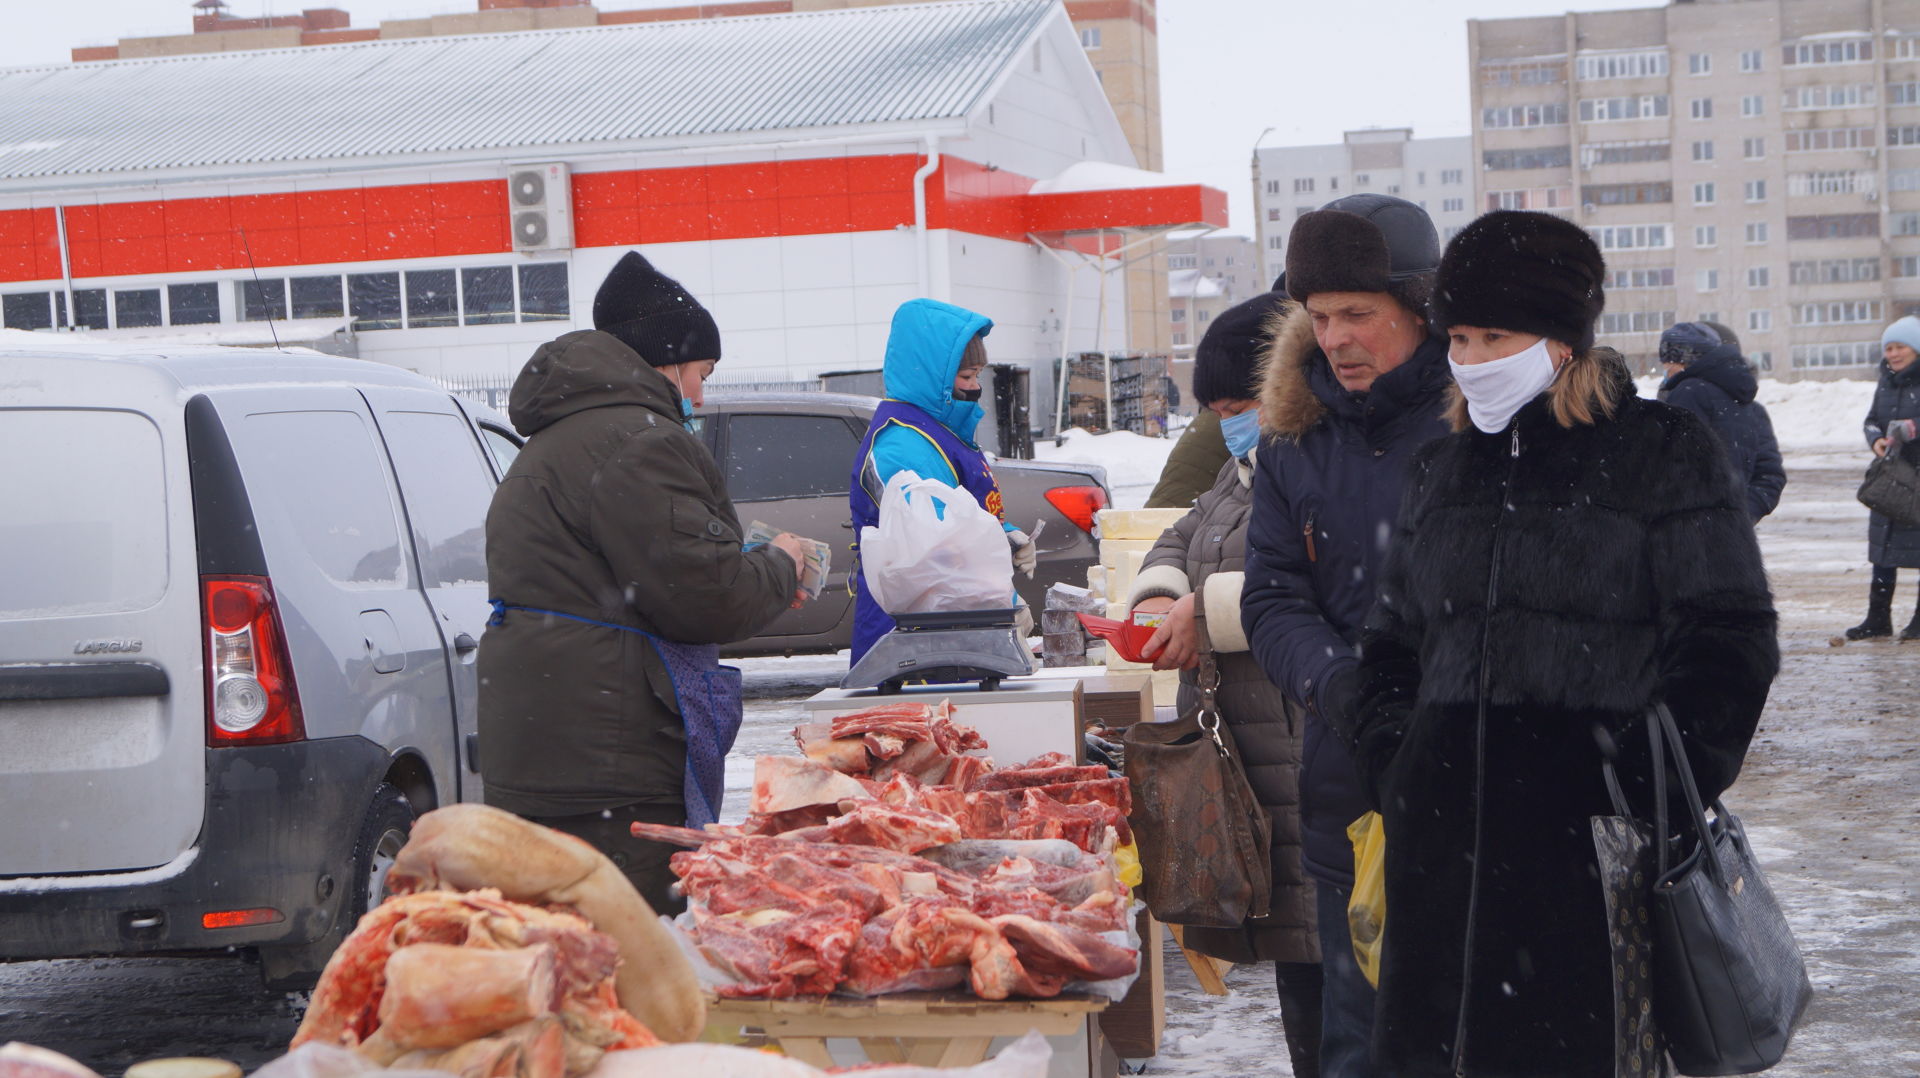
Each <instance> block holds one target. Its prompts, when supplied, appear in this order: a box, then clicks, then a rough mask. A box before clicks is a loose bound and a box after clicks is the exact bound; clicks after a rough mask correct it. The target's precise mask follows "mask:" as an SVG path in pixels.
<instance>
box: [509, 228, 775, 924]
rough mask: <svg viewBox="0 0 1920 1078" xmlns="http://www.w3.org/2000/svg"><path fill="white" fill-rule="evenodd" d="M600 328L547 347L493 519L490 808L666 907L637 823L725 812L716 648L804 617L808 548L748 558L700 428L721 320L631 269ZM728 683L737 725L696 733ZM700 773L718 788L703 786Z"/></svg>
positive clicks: (530, 375) (657, 277) (604, 291)
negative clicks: (701, 714)
mask: <svg viewBox="0 0 1920 1078" xmlns="http://www.w3.org/2000/svg"><path fill="white" fill-rule="evenodd" d="M593 323H594V326H595V327H596V328H595V329H591V330H581V331H578V332H573V333H568V334H565V335H564V336H561V337H559V338H558V339H556V340H553V341H550V342H548V343H547V344H544V345H542V346H541V347H540V348H539V350H538V351H536V352H535V353H534V354H533V358H532V359H530V360H528V361H527V365H526V366H525V367H524V368H523V369H522V370H521V371H520V376H519V377H518V378H517V379H516V380H515V381H514V384H513V392H512V395H511V396H510V398H509V400H508V414H509V416H510V417H511V418H512V420H513V424H514V426H515V428H517V429H518V430H519V431H520V433H521V434H523V435H525V436H526V437H527V439H528V440H527V444H526V447H525V448H524V449H523V450H522V451H521V452H520V455H519V456H518V457H517V458H516V459H515V460H514V462H513V467H512V468H510V469H509V470H508V472H507V476H506V478H505V479H504V480H503V481H502V482H501V484H500V487H499V489H498V490H497V491H496V492H495V494H494V497H493V506H492V508H491V509H490V510H489V511H488V513H487V582H488V585H489V587H490V588H491V591H492V594H493V595H494V596H495V597H496V598H495V608H496V614H495V618H494V621H493V622H492V623H490V627H489V628H488V629H487V632H486V635H485V637H484V639H483V640H482V642H481V646H480V655H479V680H480V700H479V727H480V769H481V774H482V776H483V779H484V782H485V790H486V802H487V804H490V805H494V806H497V807H499V808H503V809H506V810H508V811H510V812H514V813H517V814H519V815H521V816H524V817H527V818H529V819H531V820H534V821H535V822H537V823H541V824H545V825H547V826H549V827H553V828H556V829H558V830H561V831H565V832H568V833H570V834H574V835H577V836H579V837H580V838H583V839H585V840H586V841H588V842H589V843H591V844H593V845H594V846H595V847H596V848H598V849H600V850H601V852H603V853H606V854H607V855H608V856H609V857H611V858H613V860H614V862H615V863H616V864H618V865H619V866H620V867H621V869H622V870H623V871H624V872H625V873H626V874H627V877H628V878H629V879H631V880H632V881H633V883H634V885H635V887H636V888H638V889H639V891H640V893H641V894H642V895H643V896H645V898H646V899H647V901H648V902H649V903H651V904H652V905H653V907H654V908H655V909H656V910H670V909H673V908H675V907H676V906H677V905H678V903H677V902H676V901H675V900H673V899H671V898H670V896H669V893H668V890H667V888H668V886H669V885H670V884H671V883H672V882H673V876H672V874H671V873H670V872H669V871H668V869H667V863H666V859H667V856H668V855H669V854H671V853H672V852H673V851H672V850H670V849H668V848H666V847H663V846H659V845H657V844H654V843H647V842H641V841H639V840H637V839H635V838H633V837H632V835H631V833H630V832H629V830H628V824H630V823H632V822H633V821H636V820H639V821H645V822H649V823H661V824H674V825H681V824H686V823H688V822H689V821H690V820H691V822H693V823H696V824H698V823H701V822H705V820H704V819H701V818H700V817H701V816H702V815H706V814H710V813H711V812H712V811H714V810H716V809H717V806H718V797H719V794H718V792H717V790H713V789H710V788H706V789H696V787H711V786H712V784H713V781H714V778H715V772H714V767H716V766H717V758H716V757H715V753H714V750H715V748H716V747H717V749H718V756H719V757H724V755H725V753H726V749H727V747H728V745H729V744H730V743H731V741H732V736H733V733H734V732H735V731H737V730H738V723H739V718H738V707H739V700H738V683H737V678H738V673H737V672H734V671H730V670H727V669H726V668H722V667H720V666H719V665H718V662H717V654H716V653H717V648H716V647H714V645H718V644H722V643H726V642H728V641H733V640H741V639H745V638H747V637H750V636H753V635H755V634H756V633H758V632H759V631H760V630H761V629H762V628H764V627H765V626H766V625H767V623H768V622H770V621H772V620H773V619H774V618H775V617H777V616H778V615H779V614H780V612H781V611H783V610H785V609H787V608H788V606H789V605H791V604H794V603H796V602H797V601H798V593H797V592H796V579H797V574H798V569H799V560H800V556H801V549H802V548H801V546H800V544H799V542H798V541H797V540H795V539H794V538H793V537H792V536H788V535H782V536H780V537H779V538H777V539H775V540H774V541H773V542H772V543H771V544H768V545H766V546H761V547H757V548H755V549H751V550H748V549H743V546H742V543H741V527H740V521H739V518H738V517H737V516H736V515H735V513H734V509H733V503H732V501H731V500H730V499H729V498H728V497H727V491H726V486H725V483H724V481H723V480H722V478H721V474H720V470H719V468H718V467H717V466H716V465H715V464H714V461H713V457H712V455H711V454H710V453H709V452H708V451H707V447H706V445H705V444H704V443H703V442H702V441H701V439H700V438H699V437H698V436H697V435H695V434H694V433H693V432H692V431H691V430H690V429H689V428H690V426H691V423H692V416H693V408H694V406H695V405H697V404H699V403H700V402H701V383H702V381H703V380H704V379H705V378H706V377H707V376H708V375H709V374H711V373H712V371H713V366H714V363H715V362H716V361H717V360H718V359H719V357H720V333H719V330H718V328H717V327H716V326H715V325H714V321H713V317H712V316H711V315H709V314H708V313H707V311H706V309H705V308H703V307H701V306H700V304H699V303H698V302H697V301H696V300H694V298H693V297H692V296H690V295H688V294H687V292H686V290H685V289H683V288H681V287H680V285H679V284H678V283H677V282H675V281H673V280H672V279H671V278H668V277H666V276H664V275H662V274H661V273H660V272H659V271H658V270H656V269H654V268H653V267H652V266H651V265H649V264H648V262H647V260H646V259H645V258H642V257H641V256H640V255H639V253H637V252H629V253H628V254H627V255H626V256H625V257H623V258H622V259H621V260H620V262H619V263H618V264H617V265H616V266H614V268H613V271H612V272H611V273H609V274H608V275H607V279H606V281H605V282H603V283H602V284H601V286H600V291H599V294H598V295H597V296H595V298H594V303H593ZM729 675H730V676H731V677H732V678H733V679H735V680H734V681H733V683H732V691H733V695H732V703H731V708H732V714H731V728H730V729H729V728H728V716H727V715H725V714H721V715H720V716H719V717H718V718H717V720H715V721H714V722H713V723H711V724H708V723H699V724H695V723H690V722H689V721H688V718H687V713H688V712H689V711H691V710H693V709H696V708H703V707H704V705H705V704H706V703H707V702H708V700H709V698H714V699H722V698H724V697H725V695H726V689H727V688H728V686H727V683H726V682H727V678H728V677H729ZM708 690H712V691H708ZM726 708H727V705H726V704H725V703H724V702H723V703H722V704H721V705H720V707H719V709H718V710H719V711H721V712H725V711H726ZM690 728H693V729H694V730H695V732H696V735H697V737H696V744H697V745H698V746H699V749H698V751H696V753H695V754H694V755H695V759H694V760H693V761H692V762H693V764H694V765H696V766H694V767H693V768H692V770H691V771H690V767H689V763H690V761H689V752H688V746H689V733H688V732H689V729H690ZM716 741H719V742H724V743H723V744H718V745H717V746H716V744H715V742H716ZM702 763H704V764H705V765H706V767H705V768H704V770H703V769H702V768H701V767H700V766H698V765H701V764H702ZM695 772H697V773H699V774H701V775H704V776H705V781H704V782H702V781H693V782H689V781H688V775H689V774H690V773H695ZM703 794H704V795H705V796H704V798H703V797H702V796H701V795H703ZM690 806H691V808H690Z"/></svg>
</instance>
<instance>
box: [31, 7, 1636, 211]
mask: <svg viewBox="0 0 1920 1078" xmlns="http://www.w3.org/2000/svg"><path fill="white" fill-rule="evenodd" d="M229 2H230V4H231V5H232V7H231V10H232V12H233V13H234V14H235V15H245V16H251V15H260V14H289V13H293V12H297V11H298V10H300V9H301V8H303V7H321V6H337V7H342V8H345V9H346V10H347V11H348V12H349V13H350V14H351V15H352V16H353V24H354V25H355V26H366V27H371V26H377V25H379V23H380V22H381V20H383V19H393V18H407V17H415V16H420V15H432V14H438V13H445V12H452V11H470V10H473V8H474V7H476V6H477V5H476V3H475V0H304V2H298V0H229ZM682 2H685V0H599V6H600V7H601V8H603V9H605V10H620V9H625V8H638V7H666V6H672V5H673V4H674V3H682ZM1657 2H1658V0H1578V2H1577V4H1576V5H1575V6H1577V7H1579V8H1580V9H1582V10H1596V9H1610V8H1625V7H1649V6H1655V5H1656V4H1657ZM6 6H7V7H8V8H9V9H10V10H9V12H8V18H7V22H8V26H7V33H6V34H4V35H0V67H17V66H24V65H32V64H49V63H63V62H65V61H66V60H67V57H68V55H69V50H70V49H72V48H73V47H74V46H77V45H102V44H112V43H113V41H114V40H116V39H118V38H121V37H134V36H144V35H149V34H177V33H185V32H187V30H188V29H189V28H190V27H191V25H192V14H193V12H192V6H191V0H6ZM1567 7H1568V4H1567V0H1159V25H1160V92H1161V124H1162V127H1163V130H1164V132H1165V138H1166V169H1167V171H1168V172H1170V173H1174V174H1177V175H1181V176H1186V177H1190V178H1193V179H1197V180H1201V181H1203V182H1205V183H1208V184H1211V185H1213V186H1215V187H1220V188H1223V189H1224V190H1226V192H1227V194H1228V196H1229V197H1230V199H1231V209H1230V213H1231V216H1232V225H1231V230H1232V231H1236V232H1240V233H1243V234H1247V235H1251V234H1252V232H1251V230H1252V224H1251V222H1252V217H1251V194H1250V188H1249V183H1250V179H1249V176H1248V171H1247V162H1248V159H1249V155H1250V152H1251V150H1252V147H1253V143H1254V140H1255V139H1257V138H1259V137H1260V132H1261V130H1262V129H1264V128H1267V127H1272V128H1273V129H1274V130H1273V132H1272V133H1271V134H1269V135H1268V136H1267V137H1266V140H1265V141H1264V142H1262V143H1261V145H1263V146H1288V145H1311V144H1314V143H1322V142H1335V141H1338V140H1339V138H1340V134H1341V132H1342V131H1346V130H1348V129H1351V128H1358V127H1412V128H1413V129H1414V135H1415V137H1421V136H1428V135H1464V134H1466V133H1467V131H1468V126H1469V117H1468V93H1467V70H1466V62H1467V37H1466V20H1467V19H1469V18H1481V19H1489V18H1507V17H1511V16H1516V15H1552V14H1558V13H1560V12H1562V11H1565V10H1567ZM207 107H209V108H232V107H235V105H234V103H233V102H230V101H229V102H219V101H209V102H208V103H207Z"/></svg>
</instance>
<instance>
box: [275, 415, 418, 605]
mask: <svg viewBox="0 0 1920 1078" xmlns="http://www.w3.org/2000/svg"><path fill="white" fill-rule="evenodd" d="M246 430H247V434H248V441H249V443H250V446H251V448H252V451H253V454H252V455H253V456H254V458H255V459H257V460H258V461H259V462H260V463H261V464H262V465H263V466H264V467H265V468H266V476H265V478H266V482H264V483H260V482H252V481H250V482H249V483H248V484H247V487H248V490H247V493H248V494H249V495H250V496H251V497H254V498H270V499H272V500H273V501H274V502H275V503H277V505H278V506H279V508H280V510H281V511H282V512H283V513H285V514H286V517H287V519H288V520H289V521H290V522H291V523H292V525H293V530H294V532H295V533H296V534H298V535H299V537H300V542H301V543H302V545H304V546H305V547H306V548H307V553H308V555H309V556H310V557H311V558H312V559H313V563H314V564H315V565H317V566H318V567H319V568H320V571H321V572H323V573H325V574H326V575H327V576H328V577H329V578H330V579H332V580H333V581H334V582H336V583H339V584H345V585H348V586H353V585H363V586H368V585H387V586H391V585H395V584H402V583H405V581H406V579H407V573H406V567H405V566H406V562H405V559H404V558H402V557H401V553H400V529H399V527H398V526H397V525H396V524H395V522H394V518H393V503H392V501H391V500H390V499H389V498H388V497H387V496H386V495H387V491H388V490H389V489H390V488H389V484H388V481H387V474H386V473H387V469H386V465H385V464H384V463H383V462H382V461H381V460H380V452H379V450H378V449H377V448H375V446H374V442H373V431H371V430H370V429H368V427H367V423H366V420H364V419H362V418H361V417H360V416H359V415H358V414H357V413H354V412H257V413H254V414H253V415H249V416H248V417H247V419H246Z"/></svg>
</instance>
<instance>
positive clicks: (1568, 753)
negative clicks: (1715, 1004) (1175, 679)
mask: <svg viewBox="0 0 1920 1078" xmlns="http://www.w3.org/2000/svg"><path fill="white" fill-rule="evenodd" d="M1604 277H1605V266H1604V264H1603V263H1602V260H1601V257H1600V252H1599V250H1598V249H1597V248H1596V247H1595V246H1594V243H1593V241H1592V239H1590V238H1589V237H1588V235H1587V234H1586V232H1584V231H1583V230H1581V229H1580V228H1578V227H1577V226H1575V225H1573V224H1570V223H1568V222H1567V221H1565V220H1562V219H1560V218H1558V217H1554V216H1551V215H1548V214H1542V213H1522V212H1498V213H1490V214H1487V215H1486V216H1484V217H1481V218H1479V219H1478V220H1476V221H1475V222H1473V223H1472V224H1470V225H1468V226H1467V227H1466V229H1464V230H1463V231H1462V232H1461V233H1460V234H1459V235H1458V236H1457V237H1455V238H1454V240H1453V242H1452V243H1450V244H1449V245H1448V246H1447V250H1446V253H1445V255H1444V256H1443V258H1442V259H1441V262H1440V269H1439V275H1438V279H1437V280H1436V282H1435V290H1434V295H1433V300H1432V305H1431V308H1432V317H1433V321H1434V324H1435V325H1436V326H1437V327H1440V328H1443V329H1445V330H1446V331H1447V333H1448V336H1449V337H1450V339H1451V342H1452V348H1451V353H1450V358H1451V360H1452V365H1453V372H1454V376H1455V379H1456V381H1457V384H1458V388H1457V389H1456V390H1455V396H1454V399H1453V402H1452V408H1451V413H1450V418H1451V420H1452V423H1453V427H1454V430H1455V432H1456V433H1454V434H1453V435H1452V436H1450V437H1446V438H1442V439H1440V440H1438V441H1436V442H1433V443H1431V444H1429V445H1428V446H1426V447H1425V448H1423V449H1422V450H1421V451H1420V453H1419V455H1418V456H1417V457H1416V458H1415V463H1414V470H1413V474H1412V476H1411V477H1410V480H1409V485H1408V488H1407V493H1406V498H1405V502H1404V504H1403V507H1402V511H1401V518H1400V522H1399V524H1398V527H1397V531H1398V534H1397V535H1396V536H1395V537H1394V539H1393V541H1392V542H1391V544H1390V545H1389V550H1390V554H1389V556H1388V559H1387V563H1386V568H1385V570H1384V573H1383V579H1382V581H1381V584H1380V592H1379V602H1378V604H1377V605H1376V606H1375V608H1374V611H1373V613H1372V615H1371V616H1370V617H1369V619H1368V623H1367V628H1366V631H1365V633H1364V634H1363V637H1362V657H1361V667H1360V680H1361V714H1360V721H1359V724H1358V728H1357V731H1356V739H1357V762H1358V765H1359V768H1360V771H1361V778H1362V781H1363V782H1364V783H1365V784H1366V785H1367V787H1368V788H1369V790H1370V791H1371V792H1372V793H1373V795H1374V797H1375V798H1376V803H1377V804H1378V805H1379V806H1380V808H1381V811H1382V813H1383V815H1384V816H1385V818H1386V834H1387V838H1388V841H1387V863H1386V867H1387V909H1388V911H1389V913H1388V924H1389V929H1388V931H1387V933H1386V936H1385V952H1384V958H1383V964H1382V970H1381V982H1380V996H1379V1011H1378V1019H1377V1023H1376V1026H1375V1034H1374V1046H1375V1052H1376V1055H1377V1056H1378V1058H1379V1060H1380V1062H1381V1063H1382V1064H1384V1065H1385V1066H1386V1067H1387V1068H1388V1069H1389V1070H1391V1072H1392V1073H1394V1074H1396V1075H1403V1076H1404V1075H1442V1074H1458V1075H1502V1076H1523V1075H1539V1076H1543V1078H1544V1076H1548V1075H1551V1076H1554V1078H1569V1076H1580V1078H1584V1076H1589V1075H1591V1076H1595V1078H1599V1076H1608V1078H1611V1076H1613V1075H1614V1074H1616V1064H1618V1067H1619V1069H1618V1071H1617V1073H1619V1074H1640V1073H1646V1074H1653V1073H1658V1072H1659V1066H1660V1061H1659V1059H1658V1055H1659V1054H1658V1052H1657V1051H1654V1052H1649V1051H1647V1046H1646V1044H1644V1043H1642V1042H1641V1039H1640V1038H1639V1037H1638V1036H1637V1035H1635V1034H1634V1033H1632V1032H1631V1027H1629V1026H1628V1025H1626V1024H1624V1023H1623V1024H1622V1025H1621V1026H1620V1027H1618V1028H1616V1016H1615V1006H1614V981H1613V962H1612V957H1611V956H1612V952H1611V947H1610V943H1609V938H1608V930H1607V920H1606V910H1605V905H1604V899H1603V896H1602V893H1601V887H1600V883H1599V881H1598V874H1597V868H1596V861H1595V856H1594V848H1593V839H1592V833H1591V830H1590V825H1589V819H1590V817H1592V816H1594V815H1596V814H1609V813H1611V812H1612V811H1613V810H1612V807H1611V802H1610V800H1609V798H1608V796H1607V793H1606V790H1605V786H1604V783H1603V780H1602V777H1601V776H1602V771H1601V762H1602V759H1603V755H1614V756H1615V758H1616V764H1617V766H1618V767H1619V768H1620V774H1621V778H1622V781H1623V783H1624V784H1625V785H1626V787H1627V796H1628V798H1629V799H1630V801H1632V803H1634V804H1636V805H1649V804H1651V800H1650V798H1651V794H1650V790H1651V786H1650V784H1649V778H1650V775H1649V772H1650V764H1649V762H1648V760H1647V754H1648V750H1647V738H1646V728H1645V724H1644V715H1645V712H1646V710H1647V708H1648V707H1649V706H1650V705H1652V704H1654V703H1655V702H1665V703H1666V704H1668V705H1669V706H1670V707H1671V708H1672V710H1673V713H1674V716H1675V717H1676V718H1677V719H1678V720H1679V723H1680V727H1681V730H1682V732H1683V735H1684V736H1685V738H1686V741H1687V748H1688V751H1689V753H1690V757H1691V763H1692V765H1693V770H1694V771H1695V773H1696V776H1697V777H1698V779H1699V783H1700V789H1701V794H1702V796H1705V797H1708V798H1711V797H1713V796H1716V795H1718V794H1719V793H1720V791H1722V790H1724V789H1726V788H1727V786H1729V785H1730V784H1731V783H1732V782H1733V779H1734V776H1735V775H1736V774H1737V773H1738V772H1739V769H1740V762H1741V758H1742V756H1743V755H1744V754H1745V752H1746V747H1747V741H1748V739H1749V738H1750V737H1751V736H1752V734H1753V730H1754V726H1755V724H1756V723H1757V722H1758V720H1759V717H1760V710H1761V707H1762V705H1763V704H1765V702H1766V698H1767V689H1768V686H1769V684H1770V683H1771V682H1772V680H1773V676H1774V673H1775V672H1776V670H1777V669H1778V666H1779V649H1778V646H1777V644H1776V641H1775V636H1774V633H1775V617H1774V611H1773V602H1772V598H1771V596H1770V595H1769V593H1768V590H1767V580H1766V575H1765V573H1764V572H1763V571H1762V568H1761V562H1760V552H1759V549H1758V547H1757V546H1756V544H1755V542H1754V535H1753V528H1752V526H1751V524H1749V522H1748V518H1747V513H1746V510H1745V508H1744V507H1743V506H1742V505H1741V504H1740V503H1739V501H1738V500H1737V499H1736V498H1735V496H1734V492H1733V489H1732V487H1731V486H1730V485H1729V484H1728V483H1727V482H1726V480H1725V474H1724V469H1725V467H1726V465H1725V463H1724V462H1723V459H1722V457H1721V455H1720V449H1719V446H1718V445H1717V444H1716V443H1715V441H1714V436H1713V434H1712V432H1711V431H1709V430H1708V429H1707V428H1706V427H1705V426H1704V425H1703V424H1702V423H1701V422H1700V421H1699V420H1698V419H1696V418H1695V417H1694V416H1692V415H1690V414H1688V413H1685V412H1682V411H1680V410H1679V409H1675V408H1669V407H1667V406H1666V405H1663V404H1659V403H1656V402H1652V401H1645V400H1641V399H1639V398H1638V397H1636V396H1635V395H1634V386H1633V382H1632V380H1631V379H1630V378H1629V377H1628V375H1627V371H1626V368H1625V366H1624V365H1623V364H1622V363H1621V362H1620V359H1619V356H1618V353H1615V352H1613V351H1612V350H1611V349H1606V348H1598V347H1595V345H1594V339H1593V324H1594V321H1595V319H1597V318H1598V317H1599V314H1600V310H1601V307H1602V305H1603V302H1604V299H1603V295H1602V291H1601V282H1602V281H1603V280H1604ZM1635 1010H1637V1008H1635ZM1623 1034H1624V1035H1623ZM1629 1041H1631V1042H1632V1043H1628V1042H1629Z"/></svg>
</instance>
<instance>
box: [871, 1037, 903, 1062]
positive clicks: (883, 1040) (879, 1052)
mask: <svg viewBox="0 0 1920 1078" xmlns="http://www.w3.org/2000/svg"><path fill="white" fill-rule="evenodd" d="M860 1048H861V1050H862V1051H864V1052H866V1053H867V1062H869V1063H905V1062H906V1061H907V1055H908V1053H907V1049H906V1048H905V1047H904V1046H903V1045H902V1044H901V1043H900V1041H899V1040H898V1039H897V1038H894V1037H862V1038H860Z"/></svg>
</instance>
